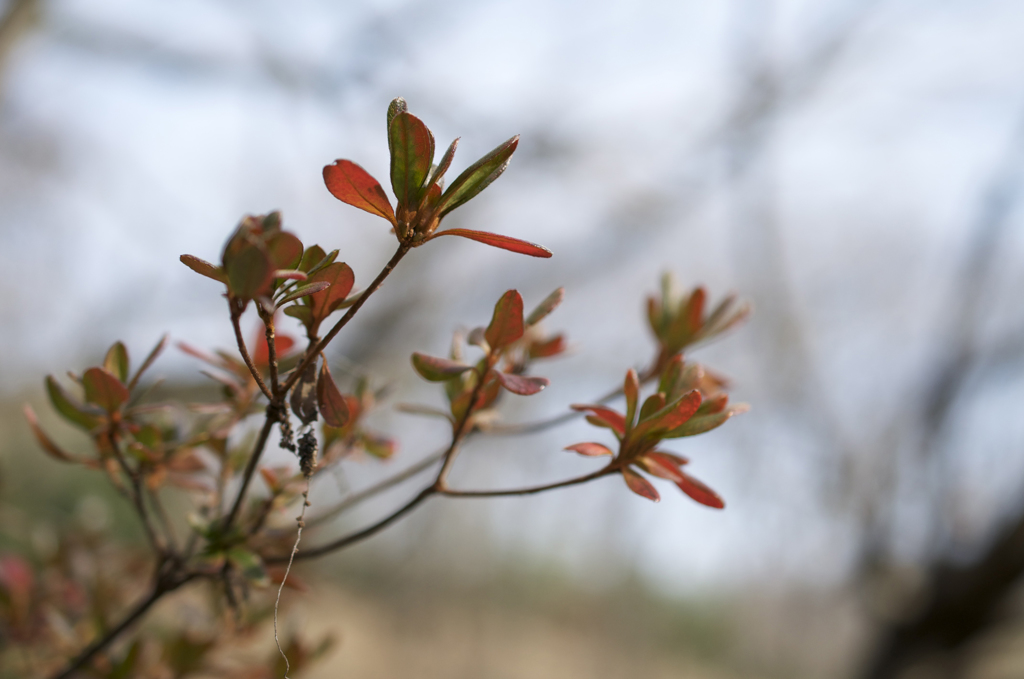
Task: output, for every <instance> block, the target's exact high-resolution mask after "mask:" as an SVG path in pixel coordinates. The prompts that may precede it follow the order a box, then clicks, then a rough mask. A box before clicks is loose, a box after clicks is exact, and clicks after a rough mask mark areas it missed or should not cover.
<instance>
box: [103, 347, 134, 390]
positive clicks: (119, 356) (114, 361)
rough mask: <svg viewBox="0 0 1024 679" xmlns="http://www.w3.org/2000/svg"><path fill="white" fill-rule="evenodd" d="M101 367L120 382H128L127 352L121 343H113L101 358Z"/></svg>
mask: <svg viewBox="0 0 1024 679" xmlns="http://www.w3.org/2000/svg"><path fill="white" fill-rule="evenodd" d="M103 367H104V368H106V369H107V371H108V372H110V373H111V374H112V375H114V376H115V377H117V379H119V380H121V381H122V382H127V381H128V350H127V349H125V346H124V344H123V343H122V342H114V344H113V345H111V347H110V348H109V349H107V355H106V356H105V357H104V358H103Z"/></svg>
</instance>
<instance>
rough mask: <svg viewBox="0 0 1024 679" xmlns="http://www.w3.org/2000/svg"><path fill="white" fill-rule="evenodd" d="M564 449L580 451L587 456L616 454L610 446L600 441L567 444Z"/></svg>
mask: <svg viewBox="0 0 1024 679" xmlns="http://www.w3.org/2000/svg"><path fill="white" fill-rule="evenodd" d="M564 450H571V451H573V452H576V453H579V454H580V455H586V456H587V457H599V456H601V455H615V453H613V452H612V451H611V449H609V448H608V446H603V445H601V444H600V443H576V444H573V445H571V446H566V447H565V448H564Z"/></svg>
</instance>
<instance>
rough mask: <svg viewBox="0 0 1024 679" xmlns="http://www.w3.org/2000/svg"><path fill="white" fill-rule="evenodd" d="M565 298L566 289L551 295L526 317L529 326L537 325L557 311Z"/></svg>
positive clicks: (559, 289)
mask: <svg viewBox="0 0 1024 679" xmlns="http://www.w3.org/2000/svg"><path fill="white" fill-rule="evenodd" d="M564 298H565V288H558V289H557V290H555V291H554V292H552V293H551V294H550V295H548V296H547V297H545V298H544V301H543V302H541V303H540V304H538V305H537V308H536V309H534V310H533V311H531V312H530V315H529V316H527V317H526V324H527V325H537V324H538V323H540V321H541V320H542V319H543V318H544V317H546V316H547V315H548V314H550V313H551V312H552V311H554V310H555V307H557V306H558V305H559V304H561V303H562V300H563V299H564Z"/></svg>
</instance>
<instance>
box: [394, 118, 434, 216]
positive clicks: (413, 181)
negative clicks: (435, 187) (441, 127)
mask: <svg viewBox="0 0 1024 679" xmlns="http://www.w3.org/2000/svg"><path fill="white" fill-rule="evenodd" d="M388 140H389V142H390V147H391V188H392V189H393V190H394V192H395V198H397V199H398V202H399V203H400V204H403V205H407V206H410V207H416V206H417V205H419V202H420V197H421V196H422V193H421V192H422V190H423V185H424V183H425V182H426V180H427V175H428V174H429V173H430V166H431V165H432V164H433V162H434V135H432V134H431V133H430V130H428V129H427V126H426V125H424V124H423V121H422V120H420V119H419V118H417V117H416V116H414V115H413V114H411V113H409V112H408V111H402V112H401V113H398V114H397V115H395V117H394V118H393V119H392V120H391V124H390V125H388Z"/></svg>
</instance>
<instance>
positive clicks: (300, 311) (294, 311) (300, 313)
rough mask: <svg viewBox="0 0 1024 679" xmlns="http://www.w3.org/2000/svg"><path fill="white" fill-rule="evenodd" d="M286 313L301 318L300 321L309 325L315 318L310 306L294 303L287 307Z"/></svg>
mask: <svg viewBox="0 0 1024 679" xmlns="http://www.w3.org/2000/svg"><path fill="white" fill-rule="evenodd" d="M284 313H285V315H286V316H291V317H292V318H297V319H299V322H301V323H302V324H303V325H305V326H308V325H309V324H310V323H311V322H312V320H313V312H312V311H310V310H309V307H308V306H300V305H297V304H296V305H292V306H290V307H287V308H285V310H284Z"/></svg>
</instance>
